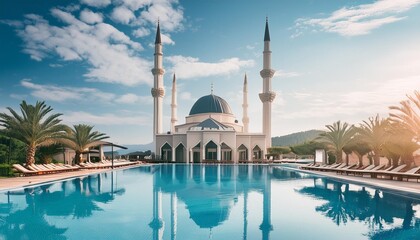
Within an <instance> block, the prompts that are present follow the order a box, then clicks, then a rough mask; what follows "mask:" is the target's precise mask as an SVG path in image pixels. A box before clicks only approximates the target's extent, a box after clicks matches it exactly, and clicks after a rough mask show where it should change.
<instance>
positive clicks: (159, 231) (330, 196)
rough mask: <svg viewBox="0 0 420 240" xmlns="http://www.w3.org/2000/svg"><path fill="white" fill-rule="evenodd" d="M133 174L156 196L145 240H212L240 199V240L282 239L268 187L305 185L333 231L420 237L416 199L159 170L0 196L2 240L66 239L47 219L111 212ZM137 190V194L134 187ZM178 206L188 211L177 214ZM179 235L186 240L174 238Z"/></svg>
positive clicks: (276, 172)
mask: <svg viewBox="0 0 420 240" xmlns="http://www.w3.org/2000/svg"><path fill="white" fill-rule="evenodd" d="M133 172H136V173H137V172H141V174H145V175H147V176H150V177H152V178H153V181H152V182H153V188H152V189H150V190H151V191H152V192H153V193H152V194H150V195H147V196H150V197H151V198H153V200H152V201H150V206H149V208H148V209H149V211H150V212H149V214H148V216H149V217H147V218H148V219H149V220H150V221H149V222H148V226H147V227H146V228H142V229H144V231H150V232H151V235H150V236H148V237H145V238H144V239H172V240H175V239H177V238H178V239H185V236H184V235H185V229H189V228H190V229H191V231H194V229H195V228H197V227H198V228H200V229H208V232H209V238H211V236H212V231H217V229H218V228H219V226H223V225H224V224H227V222H229V218H230V214H231V212H232V208H234V207H235V204H236V203H237V202H238V199H239V198H240V199H241V200H242V201H243V204H241V205H240V206H241V207H242V209H241V211H240V212H241V215H242V216H241V218H240V220H241V221H239V222H238V221H237V222H235V224H236V225H237V224H240V225H241V227H240V229H241V230H240V231H241V234H240V239H248V238H249V239H250V237H248V233H249V232H252V233H253V236H254V237H253V238H252V239H255V236H256V235H255V233H256V232H257V231H258V232H260V233H259V235H260V237H258V238H261V239H263V240H265V239H270V237H271V239H278V238H280V237H282V235H281V234H280V233H281V232H283V233H284V232H286V231H287V230H288V229H287V226H284V225H277V224H276V223H274V224H273V222H272V217H273V216H272V214H276V215H281V212H278V211H277V212H275V213H273V212H272V207H276V205H275V206H272V205H273V200H275V199H273V197H272V191H276V189H277V188H275V187H273V186H274V185H273V184H276V183H285V182H288V181H294V182H302V183H303V184H297V185H294V189H293V190H294V192H295V193H296V194H298V195H299V196H301V197H302V198H312V199H316V200H317V201H318V202H317V204H316V206H315V205H314V206H315V209H314V211H315V212H316V213H317V215H319V216H323V218H327V219H330V220H331V221H332V222H333V223H334V224H335V225H336V226H344V225H346V224H348V223H349V222H359V223H363V224H364V225H365V226H366V231H365V232H367V233H366V234H367V235H366V237H367V238H370V239H390V238H392V239H415V238H416V236H420V219H419V218H418V217H416V211H415V208H418V209H419V206H420V204H419V201H418V200H415V198H402V197H399V196H397V195H394V194H390V193H387V192H382V191H379V190H374V189H371V188H365V187H362V186H357V185H350V184H345V183H340V182H336V181H332V180H329V179H325V178H320V177H314V176H311V175H307V174H302V173H299V172H295V171H289V170H284V169H282V168H278V167H270V166H261V165H249V166H247V165H242V166H241V165H236V166H220V165H209V166H203V165H162V166H150V167H141V168H136V169H128V170H123V171H119V172H115V173H112V172H109V173H102V174H98V175H92V176H88V177H84V178H76V179H72V180H69V181H63V182H60V183H54V184H47V185H42V186H39V187H33V188H26V189H24V190H17V191H10V192H5V193H1V194H2V195H6V196H7V200H6V201H3V199H5V198H1V200H0V239H67V238H68V236H67V232H68V231H69V228H70V226H67V225H66V224H65V223H62V222H60V224H56V223H54V221H50V220H48V217H53V216H55V217H60V216H63V217H64V216H65V217H68V216H71V217H72V219H87V218H94V217H95V214H96V213H99V212H101V211H107V209H104V208H105V207H106V206H112V204H115V203H116V202H118V201H119V200H120V199H122V198H124V197H125V196H126V195H129V194H128V192H129V191H133V190H134V189H133V188H132V187H127V189H126V188H125V187H124V186H125V185H124V184H121V185H122V187H119V186H118V185H119V184H118V181H119V180H120V178H124V175H125V174H126V173H127V174H128V173H133ZM118 173H120V175H118ZM117 175H118V178H117ZM152 175H153V176H152ZM135 190H136V191H141V189H140V190H139V188H136V189H135ZM252 193H258V194H259V195H262V196H261V197H262V204H261V205H260V206H255V203H254V202H250V201H249V199H248V196H249V195H250V194H252ZM19 196H20V197H21V198H23V197H24V199H25V201H24V204H18V203H15V202H14V201H13V199H14V198H17V197H19ZM145 196H146V195H145ZM163 196H166V197H168V199H169V201H162V198H163ZM137 201H138V199H137ZM181 203H182V205H184V206H185V210H184V209H181V208H179V206H180V205H181ZM318 203H319V204H318ZM250 204H254V205H253V206H252V207H253V208H259V209H260V210H259V211H260V212H261V213H262V214H261V218H259V223H258V229H255V228H252V229H251V228H249V226H250V225H249V221H250V220H252V221H255V219H249V216H248V214H249V212H250V211H249V207H250V206H251V205H250ZM179 210H181V211H186V212H187V213H188V215H189V218H190V219H191V220H192V221H193V222H194V224H195V225H196V226H186V225H185V221H180V220H181V219H180V218H179V217H178V215H179V214H178V213H179V212H178V211H179ZM166 212H170V213H169V214H167V215H169V217H167V218H165V217H164V215H165V214H166ZM122 214H124V213H122ZM183 216H184V215H183ZM276 217H278V216H276ZM282 217H283V216H282ZM292 217H293V216H284V218H292ZM300 217H301V216H300ZM236 220H237V219H235V220H234V221H236ZM231 221H232V220H231ZM273 225H274V226H273ZM166 228H167V229H166ZM182 228H183V229H184V232H183V235H179V230H181V229H182ZM276 228H281V232H280V233H278V232H276V231H275V230H276ZM147 229H149V230H147ZM165 229H166V230H165ZM279 230H280V229H279ZM164 233H165V234H164ZM178 235H179V236H178ZM270 235H273V236H270ZM235 236H237V235H235ZM92 237H93V238H95V236H92ZM70 238H71V237H70ZM140 239H143V238H140ZM235 239H237V238H235Z"/></svg>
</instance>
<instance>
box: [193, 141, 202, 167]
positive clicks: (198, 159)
mask: <svg viewBox="0 0 420 240" xmlns="http://www.w3.org/2000/svg"><path fill="white" fill-rule="evenodd" d="M200 147H201V143H198V144H197V145H195V146H194V147H193V148H192V158H193V159H192V161H193V162H194V163H200V162H201V156H200V155H201V154H200Z"/></svg>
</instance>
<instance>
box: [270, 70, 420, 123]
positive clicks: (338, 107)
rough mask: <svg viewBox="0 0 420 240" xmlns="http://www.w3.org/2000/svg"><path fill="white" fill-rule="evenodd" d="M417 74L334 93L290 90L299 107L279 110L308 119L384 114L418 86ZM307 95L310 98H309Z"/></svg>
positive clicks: (284, 115)
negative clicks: (358, 89)
mask: <svg viewBox="0 0 420 240" xmlns="http://www.w3.org/2000/svg"><path fill="white" fill-rule="evenodd" d="M419 86H420V75H413V76H410V77H405V78H395V79H390V80H387V81H383V82H380V83H377V84H374V85H372V86H369V87H367V89H369V90H366V91H351V92H334V93H329V94H309V95H308V94H306V93H293V94H292V96H293V97H294V98H295V99H297V100H301V101H302V103H303V105H304V106H303V107H302V108H301V109H302V110H299V109H297V108H295V109H296V111H289V112H287V113H286V112H279V113H278V116H277V117H278V118H282V119H302V118H304V119H311V118H326V117H333V116H337V119H340V116H353V115H360V114H362V115H367V116H368V117H369V116H373V115H375V114H376V113H379V114H382V115H384V116H385V115H387V114H388V112H389V110H388V107H389V106H391V105H398V103H399V102H400V101H401V100H403V99H405V98H406V97H405V95H406V94H409V95H410V94H412V93H413V92H414V90H415V89H419ZM308 98H310V101H308ZM360 120H363V119H360Z"/></svg>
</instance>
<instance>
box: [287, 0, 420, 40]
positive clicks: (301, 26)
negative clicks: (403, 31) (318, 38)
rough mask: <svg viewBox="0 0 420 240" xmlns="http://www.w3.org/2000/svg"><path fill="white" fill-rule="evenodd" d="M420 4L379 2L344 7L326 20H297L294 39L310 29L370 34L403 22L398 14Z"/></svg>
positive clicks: (411, 0)
mask: <svg viewBox="0 0 420 240" xmlns="http://www.w3.org/2000/svg"><path fill="white" fill-rule="evenodd" d="M419 3H420V0H378V1H375V2H374V3H370V4H361V5H357V6H354V7H343V8H341V9H339V10H337V11H335V12H333V13H332V14H331V15H330V16H329V17H326V18H312V19H306V18H301V19H298V20H296V24H295V28H296V32H295V33H294V34H293V35H292V38H293V37H297V36H299V35H301V34H302V32H303V31H305V30H306V29H308V28H309V27H313V28H315V29H319V30H321V31H324V32H333V33H338V34H340V35H342V36H358V35H364V34H368V33H370V32H371V31H372V30H374V29H376V28H379V27H381V26H383V25H386V24H390V23H393V22H397V21H401V20H403V19H404V18H405V17H401V16H398V14H401V13H403V12H405V11H408V10H409V9H411V8H413V7H415V6H417V5H418V4H419Z"/></svg>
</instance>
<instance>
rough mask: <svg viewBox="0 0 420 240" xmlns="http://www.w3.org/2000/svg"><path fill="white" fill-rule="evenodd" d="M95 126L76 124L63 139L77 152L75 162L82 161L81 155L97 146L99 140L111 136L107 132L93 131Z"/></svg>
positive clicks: (64, 142) (63, 141)
mask: <svg viewBox="0 0 420 240" xmlns="http://www.w3.org/2000/svg"><path fill="white" fill-rule="evenodd" d="M92 129H93V126H89V125H85V124H78V125H74V126H73V129H71V131H70V133H69V134H68V135H67V136H65V137H64V138H63V139H62V143H63V144H65V145H67V146H68V147H69V148H71V149H73V150H74V151H75V152H76V156H75V159H74V160H75V163H76V164H79V163H80V162H81V161H82V158H81V155H82V154H83V153H85V152H87V151H89V148H91V147H94V146H97V145H98V144H99V143H98V142H99V141H101V140H103V139H106V138H109V137H108V136H106V134H105V133H100V132H98V131H92Z"/></svg>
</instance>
